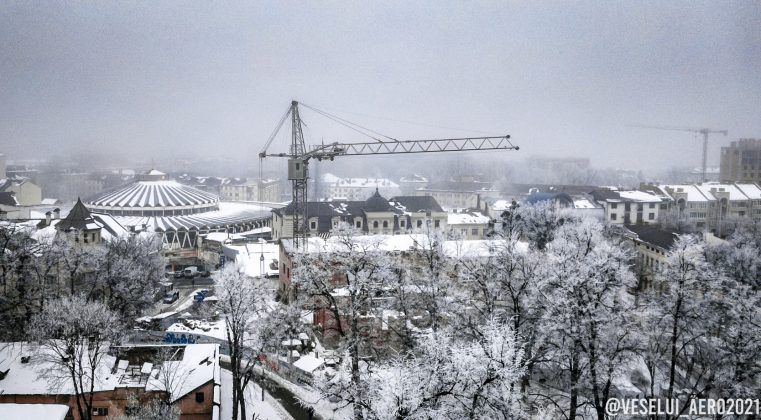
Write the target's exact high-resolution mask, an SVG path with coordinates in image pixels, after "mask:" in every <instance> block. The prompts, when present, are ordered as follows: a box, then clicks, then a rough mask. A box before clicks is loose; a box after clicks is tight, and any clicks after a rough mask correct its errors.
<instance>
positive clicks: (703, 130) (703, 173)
mask: <svg viewBox="0 0 761 420" xmlns="http://www.w3.org/2000/svg"><path fill="white" fill-rule="evenodd" d="M637 127H641V128H652V129H655V130H670V131H687V132H690V133H695V134H702V135H703V166H702V167H701V181H702V182H706V181H708V178H706V165H707V161H708V135H709V134H724V135H725V136H726V135H727V134H729V132H728V131H727V130H716V129H713V128H689V127H668V126H655V125H638V126H637Z"/></svg>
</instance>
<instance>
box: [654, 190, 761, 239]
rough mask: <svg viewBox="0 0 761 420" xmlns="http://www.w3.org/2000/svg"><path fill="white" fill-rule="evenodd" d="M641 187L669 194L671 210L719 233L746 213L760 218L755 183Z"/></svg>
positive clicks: (760, 199) (760, 198)
mask: <svg viewBox="0 0 761 420" xmlns="http://www.w3.org/2000/svg"><path fill="white" fill-rule="evenodd" d="M641 189H647V190H649V191H657V192H659V193H660V194H664V195H667V196H669V197H670V198H671V200H672V202H673V206H672V207H673V209H672V214H674V215H675V216H677V217H679V218H684V219H686V220H688V221H690V222H691V223H693V224H694V225H695V227H696V228H698V229H701V230H708V231H711V232H715V233H716V234H717V235H719V236H722V231H723V230H724V229H725V225H726V224H727V223H734V222H736V221H737V220H738V219H742V218H746V217H748V218H750V219H752V220H761V188H760V187H759V186H758V185H757V184H752V183H718V182H704V183H702V184H676V185H674V184H672V185H642V186H641Z"/></svg>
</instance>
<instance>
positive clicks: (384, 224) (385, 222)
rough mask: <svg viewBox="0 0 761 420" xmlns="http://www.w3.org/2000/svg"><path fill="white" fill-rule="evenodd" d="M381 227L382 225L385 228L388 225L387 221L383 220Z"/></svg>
mask: <svg viewBox="0 0 761 420" xmlns="http://www.w3.org/2000/svg"><path fill="white" fill-rule="evenodd" d="M383 227H384V228H387V227H388V222H387V221H386V220H384V221H383Z"/></svg>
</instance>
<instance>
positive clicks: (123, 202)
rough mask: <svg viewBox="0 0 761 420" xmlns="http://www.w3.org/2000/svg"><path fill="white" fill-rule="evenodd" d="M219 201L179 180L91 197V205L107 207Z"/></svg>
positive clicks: (139, 183) (135, 185)
mask: <svg viewBox="0 0 761 420" xmlns="http://www.w3.org/2000/svg"><path fill="white" fill-rule="evenodd" d="M217 202H219V197H217V196H216V195H214V194H211V193H207V192H205V191H201V190H198V189H196V188H193V187H190V186H187V185H183V184H180V183H179V182H177V181H167V180H162V181H137V182H134V183H132V184H128V185H126V186H122V187H119V188H117V189H115V190H111V191H108V192H105V193H101V194H98V195H96V196H94V197H90V198H89V199H88V200H87V204H88V205H92V206H99V207H101V206H105V207H183V206H196V205H202V204H214V203H217Z"/></svg>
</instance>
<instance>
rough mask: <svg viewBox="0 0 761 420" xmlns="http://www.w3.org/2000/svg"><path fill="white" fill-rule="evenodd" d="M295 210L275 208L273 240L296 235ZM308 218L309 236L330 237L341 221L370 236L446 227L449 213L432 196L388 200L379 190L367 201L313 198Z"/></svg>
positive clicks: (273, 214) (401, 197) (292, 208)
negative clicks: (317, 199)
mask: <svg viewBox="0 0 761 420" xmlns="http://www.w3.org/2000/svg"><path fill="white" fill-rule="evenodd" d="M293 213H294V205H293V203H291V204H289V205H287V206H286V207H283V208H281V209H274V210H272V239H274V240H278V239H284V238H292V237H293ZM306 218H307V221H306V223H307V225H306V226H307V231H308V235H309V236H327V235H329V234H330V231H331V229H333V228H334V227H336V226H338V224H339V223H340V222H346V223H349V224H351V225H352V226H354V227H356V228H357V229H360V230H361V231H362V232H365V233H367V234H370V235H394V234H399V233H406V232H410V231H412V230H414V229H417V228H421V227H423V226H424V225H426V224H428V223H430V224H431V225H432V226H433V227H435V228H440V229H446V228H447V213H446V212H445V211H444V210H443V209H442V208H441V206H439V204H438V203H437V202H436V200H434V199H433V198H432V197H417V196H400V197H393V198H391V199H386V198H383V196H381V195H380V192H379V191H376V192H375V194H373V196H372V197H370V198H368V199H367V200H364V201H344V200H336V201H310V202H308V203H307V215H306Z"/></svg>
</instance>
